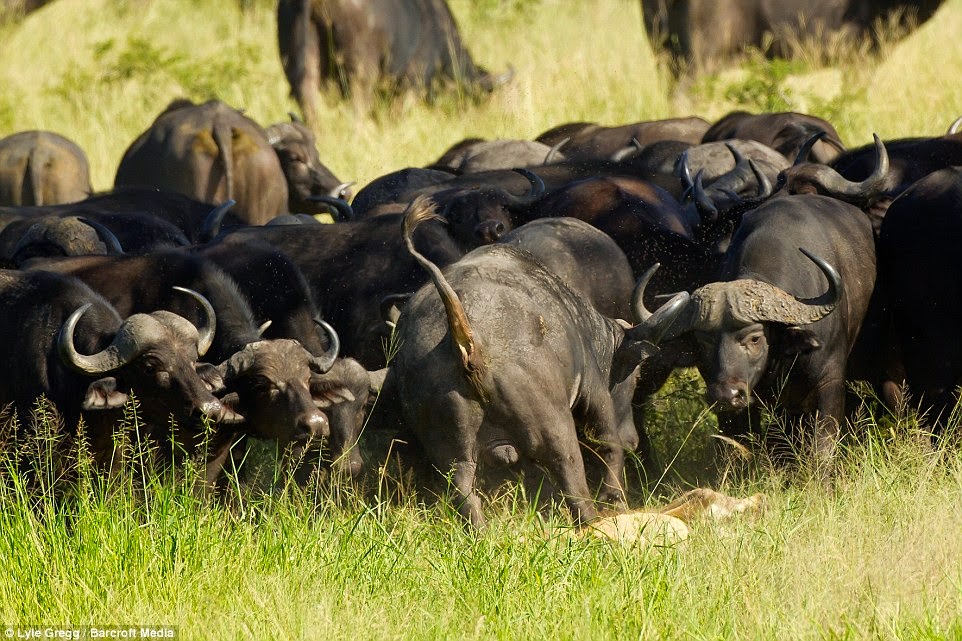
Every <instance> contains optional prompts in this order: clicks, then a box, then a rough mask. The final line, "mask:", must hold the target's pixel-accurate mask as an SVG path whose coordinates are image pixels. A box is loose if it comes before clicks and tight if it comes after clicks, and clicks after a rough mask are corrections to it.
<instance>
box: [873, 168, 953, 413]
mask: <svg viewBox="0 0 962 641" xmlns="http://www.w3.org/2000/svg"><path fill="white" fill-rule="evenodd" d="M960 243H962V169H960V168H958V167H948V168H945V169H941V170H939V171H936V172H933V173H931V174H929V175H928V176H925V177H924V178H921V179H920V180H919V181H918V182H916V183H915V184H914V185H912V186H911V187H909V188H908V189H907V190H905V192H903V193H902V195H901V196H899V197H898V198H896V199H895V200H894V201H893V202H892V204H891V206H890V207H889V208H888V212H887V213H886V214H885V219H884V220H883V221H882V225H881V231H880V234H879V239H878V260H879V280H880V282H881V284H882V285H883V292H884V293H883V298H884V301H885V303H884V306H885V308H886V310H887V311H888V313H889V314H890V318H891V322H892V330H893V336H892V340H893V341H894V347H895V348H896V349H897V351H898V352H900V354H901V361H902V363H903V365H904V371H905V378H906V382H907V383H908V389H909V391H910V392H911V394H912V397H913V399H912V400H913V402H914V403H916V404H918V405H919V406H920V408H921V409H922V410H924V411H926V412H927V413H928V420H929V422H930V424H932V425H934V426H936V427H938V428H943V427H944V426H945V425H946V423H947V420H948V418H949V414H950V413H951V412H952V409H953V407H954V406H955V404H956V402H957V398H956V392H957V390H958V386H959V384H960V382H962V344H960V342H959V341H958V340H956V332H957V331H958V328H959V325H960V323H962V298H960V296H959V294H960V293H962V271H960V270H959V269H958V259H957V256H958V248H959V246H960ZM900 382H901V381H895V383H897V384H898V383H900Z"/></svg>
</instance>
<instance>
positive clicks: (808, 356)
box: [676, 195, 875, 460]
mask: <svg viewBox="0 0 962 641" xmlns="http://www.w3.org/2000/svg"><path fill="white" fill-rule="evenodd" d="M800 249H801V250H803V251H804V252H805V254H806V256H808V258H806V257H805V256H803V255H802V253H801V252H800V251H799V250H800ZM809 259H811V260H809ZM813 262H814V265H813V264H812V263H813ZM816 267H817V268H816ZM874 284H875V247H874V240H873V235H872V229H871V224H870V223H869V220H868V218H867V217H866V216H865V215H864V214H863V213H862V212H861V211H860V210H859V209H858V208H856V207H854V206H852V205H849V204H847V203H844V202H841V201H838V200H835V199H833V198H829V197H825V196H819V195H800V196H781V197H776V198H773V199H772V200H769V201H768V202H766V203H764V204H762V205H760V206H759V207H758V208H756V209H754V210H753V211H751V212H749V213H747V214H746V215H745V216H744V218H743V219H742V222H741V225H740V226H739V228H738V230H737V231H736V233H735V235H734V237H733V238H732V241H731V246H730V248H729V250H728V253H727V256H726V260H725V263H724V265H723V267H722V270H721V277H720V280H719V281H718V282H714V283H709V284H708V285H705V286H703V287H701V288H699V289H698V290H696V291H695V292H693V293H692V295H691V303H690V305H689V308H688V310H687V311H686V312H685V315H684V317H683V319H682V321H680V322H679V325H678V326H677V328H676V330H677V331H687V330H690V331H692V332H693V335H694V338H695V340H696V343H697V353H698V355H699V356H698V367H699V369H700V370H701V373H702V376H703V378H704V379H705V383H706V385H707V387H708V398H709V400H710V401H711V402H712V403H714V408H715V411H716V412H717V413H718V414H719V423H720V425H721V427H722V429H723V431H726V432H728V433H730V434H744V433H745V431H746V430H747V429H748V428H749V425H757V424H758V419H759V416H760V414H759V413H758V412H757V410H758V408H759V405H760V403H758V402H757V401H758V400H759V399H760V400H761V401H762V403H766V404H768V405H769V406H775V405H776V404H780V405H781V406H782V407H783V408H784V409H785V410H786V411H788V413H789V414H792V415H795V416H799V415H805V416H808V417H810V418H814V419H815V421H816V425H817V427H816V430H815V434H814V439H813V440H814V445H815V447H816V451H817V453H818V455H819V458H820V460H828V459H830V458H831V455H832V453H833V452H834V447H835V443H836V440H837V437H838V434H839V428H840V425H841V424H842V421H843V420H844V417H845V414H844V410H845V378H846V367H847V359H848V356H849V352H850V351H851V350H852V347H853V345H854V344H855V341H856V338H857V336H858V333H859V330H860V328H861V325H862V322H863V319H864V317H865V314H866V310H867V309H868V304H869V299H870V297H871V295H872V291H873V287H874ZM745 410H752V411H751V412H748V413H746V412H745ZM748 418H751V419H752V420H751V421H747V420H746V419H748Z"/></svg>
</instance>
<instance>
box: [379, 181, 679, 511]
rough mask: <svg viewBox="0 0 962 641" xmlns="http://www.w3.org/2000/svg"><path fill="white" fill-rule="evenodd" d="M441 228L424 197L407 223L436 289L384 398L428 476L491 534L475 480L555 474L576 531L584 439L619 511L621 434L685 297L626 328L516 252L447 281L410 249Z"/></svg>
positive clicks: (587, 496) (408, 326) (422, 301)
mask: <svg viewBox="0 0 962 641" xmlns="http://www.w3.org/2000/svg"><path fill="white" fill-rule="evenodd" d="M434 217H435V213H434V208H433V207H432V205H431V201H430V200H429V199H426V198H418V199H416V200H415V201H414V202H413V203H412V204H411V206H410V208H409V210H408V212H407V213H406V214H405V217H404V223H403V235H404V238H405V242H406V244H407V247H408V251H409V252H410V253H411V255H412V256H413V257H414V258H415V259H416V260H417V261H418V262H419V263H420V264H421V265H422V266H423V268H424V269H425V270H427V271H428V272H429V274H430V275H431V279H432V283H431V284H430V285H425V286H424V287H422V288H421V289H420V290H418V292H417V293H416V294H415V295H414V296H413V297H412V298H411V299H410V301H409V302H408V303H407V305H406V306H405V308H404V311H403V312H402V314H401V316H400V319H399V321H398V324H397V332H398V338H399V345H400V347H399V350H398V353H397V355H396V357H395V359H394V360H393V361H392V362H391V365H390V367H389V369H388V372H387V374H386V378H385V382H384V389H383V390H382V395H383V394H386V395H387V397H388V398H390V397H391V396H392V395H396V399H397V403H399V407H400V411H401V417H402V420H403V423H404V425H405V427H406V428H407V429H408V430H410V431H411V432H413V434H414V435H415V437H416V440H417V441H418V442H419V443H420V445H421V447H423V448H424V450H425V452H426V454H427V457H428V458H429V459H430V462H431V464H432V465H433V466H434V467H436V468H437V469H438V470H440V471H441V472H442V473H448V472H451V474H452V476H451V484H452V491H453V493H454V495H455V500H456V503H457V508H458V511H459V512H460V513H461V515H462V516H463V517H464V518H465V519H466V520H467V521H468V522H470V523H471V524H473V525H476V526H481V525H483V524H484V517H483V515H482V511H481V500H480V497H479V495H478V493H477V491H476V482H479V481H480V479H481V478H484V475H485V470H486V469H487V470H497V469H504V468H510V469H513V470H515V469H517V467H515V466H516V465H522V466H526V465H527V466H530V465H532V464H537V465H540V466H542V467H543V468H544V469H545V470H546V472H547V473H548V475H549V477H550V480H551V481H552V483H553V484H554V486H555V487H556V488H557V489H558V490H559V491H560V493H561V495H562V496H563V497H564V500H565V502H566V504H567V505H568V507H569V509H570V510H571V513H572V515H573V517H574V519H575V521H577V522H579V523H585V522H588V521H590V520H592V519H593V518H595V516H596V515H597V508H596V507H595V502H594V500H593V499H594V494H593V493H592V492H591V491H590V489H589V486H588V483H587V479H586V475H585V463H584V459H583V454H582V448H581V445H580V443H579V437H580V438H583V439H584V440H585V441H586V444H587V445H589V447H590V448H591V449H592V450H593V452H594V453H595V454H594V456H597V457H598V458H599V459H600V460H601V462H602V463H603V465H604V466H605V475H604V479H603V482H602V489H601V493H600V495H599V496H598V499H599V500H600V501H602V502H614V503H618V502H620V501H621V500H623V495H622V481H621V474H622V471H623V466H624V449H625V446H626V444H624V443H622V442H621V437H620V435H621V433H622V432H621V431H620V429H619V427H620V425H619V422H620V421H623V420H626V419H627V420H630V416H631V411H630V398H631V392H630V390H631V389H633V388H634V385H635V372H636V370H637V368H638V364H639V363H640V362H641V361H642V360H644V359H645V358H646V357H647V356H648V355H649V354H650V353H651V352H652V351H653V350H655V349H656V347H655V345H654V344H655V343H657V342H658V338H659V336H660V335H661V334H662V333H663V332H664V331H666V329H667V326H668V325H669V324H670V323H671V321H672V320H673V319H674V316H675V315H676V313H677V311H678V309H679V308H680V306H681V305H682V304H683V303H684V302H685V300H686V299H687V295H679V296H678V297H676V298H675V299H673V300H672V301H671V302H670V303H668V304H666V306H665V308H663V309H662V310H660V311H659V312H658V313H656V314H655V315H654V316H652V317H649V318H648V319H647V320H644V321H639V322H638V324H636V325H634V326H628V327H626V325H627V324H622V323H619V322H617V321H615V320H613V319H609V318H607V317H605V316H602V315H601V314H600V313H598V312H597V311H596V310H595V309H594V307H593V306H592V305H591V304H590V303H588V302H587V301H585V300H584V299H583V298H582V297H581V296H579V295H577V294H575V293H574V292H572V290H571V289H569V288H568V287H567V286H566V285H565V284H564V283H563V282H562V281H561V280H560V279H559V278H558V277H556V276H555V275H554V274H552V273H550V272H549V271H548V270H547V269H546V268H545V267H544V266H543V265H542V264H541V263H539V262H538V261H537V260H535V259H534V258H533V257H532V256H531V255H530V254H527V253H525V252H523V251H519V250H517V249H515V248H513V247H509V246H506V245H491V246H486V247H482V248H479V249H477V250H475V251H473V252H471V253H470V254H468V255H467V256H465V257H464V258H462V259H461V260H460V261H458V262H457V263H454V264H453V265H450V266H449V267H448V268H447V269H445V270H444V271H443V272H442V271H441V270H440V269H439V268H438V267H437V266H436V265H434V264H433V263H432V262H431V261H429V260H427V259H426V258H425V257H424V256H422V255H421V254H420V253H419V252H418V251H417V250H416V249H415V248H414V245H413V244H412V242H411V234H412V232H413V231H414V229H415V228H416V227H417V226H418V225H419V224H421V223H422V222H424V221H427V220H430V219H432V218H434ZM639 289H642V290H643V287H641V288H639ZM616 399H618V400H616ZM626 402H627V405H628V407H625V404H626Z"/></svg>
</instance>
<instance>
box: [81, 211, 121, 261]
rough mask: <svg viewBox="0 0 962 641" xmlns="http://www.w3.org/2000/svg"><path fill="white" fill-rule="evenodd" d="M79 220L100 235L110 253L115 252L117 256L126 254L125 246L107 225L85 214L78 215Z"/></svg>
mask: <svg viewBox="0 0 962 641" xmlns="http://www.w3.org/2000/svg"><path fill="white" fill-rule="evenodd" d="M77 220H79V221H80V222H82V223H84V224H85V225H87V226H89V227H90V228H91V229H93V230H94V231H95V232H97V235H98V236H100V240H102V241H103V242H104V247H106V248H107V253H108V254H113V255H115V256H123V255H124V248H123V247H122V246H121V245H120V240H119V239H118V238H117V236H115V235H114V232H112V231H110V229H109V228H108V227H107V226H106V225H104V224H103V223H99V222H97V221H96V220H92V219H90V218H86V217H84V216H77Z"/></svg>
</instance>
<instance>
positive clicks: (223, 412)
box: [200, 401, 244, 425]
mask: <svg viewBox="0 0 962 641" xmlns="http://www.w3.org/2000/svg"><path fill="white" fill-rule="evenodd" d="M200 412H201V414H203V415H204V416H206V417H207V418H209V419H210V420H212V421H213V422H215V423H225V424H228V425H230V424H234V423H240V422H242V421H243V420H244V417H243V416H241V415H240V414H238V413H237V412H235V411H234V410H232V409H231V408H229V407H227V406H226V405H224V404H223V403H221V402H220V401H209V402H207V403H204V404H203V405H201V406H200Z"/></svg>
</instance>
